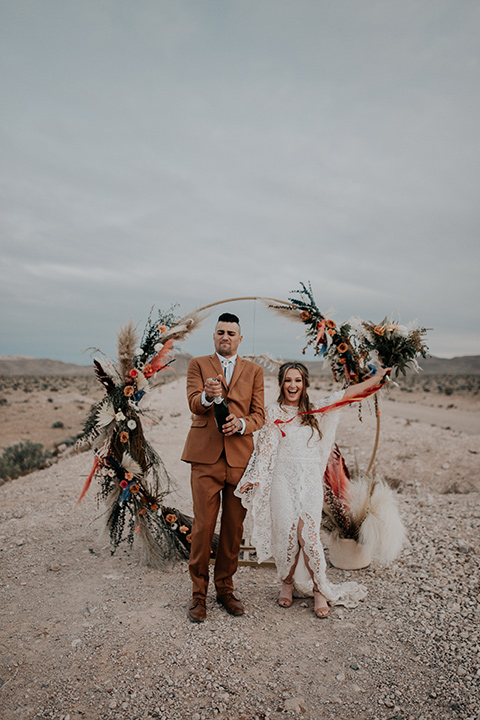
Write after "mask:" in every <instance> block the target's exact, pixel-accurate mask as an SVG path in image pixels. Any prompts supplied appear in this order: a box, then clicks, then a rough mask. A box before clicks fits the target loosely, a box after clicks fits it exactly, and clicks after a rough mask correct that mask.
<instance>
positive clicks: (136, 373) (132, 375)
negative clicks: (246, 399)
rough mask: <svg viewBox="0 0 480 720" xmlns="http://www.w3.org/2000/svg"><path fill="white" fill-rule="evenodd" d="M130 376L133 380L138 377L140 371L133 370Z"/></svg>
mask: <svg viewBox="0 0 480 720" xmlns="http://www.w3.org/2000/svg"><path fill="white" fill-rule="evenodd" d="M128 374H129V375H130V377H131V378H136V377H137V375H138V370H135V368H132V369H131V370H130V372H129V373H128Z"/></svg>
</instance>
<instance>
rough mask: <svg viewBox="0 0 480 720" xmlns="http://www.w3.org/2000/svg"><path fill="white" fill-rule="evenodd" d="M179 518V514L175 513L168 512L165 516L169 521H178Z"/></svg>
mask: <svg viewBox="0 0 480 720" xmlns="http://www.w3.org/2000/svg"><path fill="white" fill-rule="evenodd" d="M177 519H178V518H177V516H176V515H174V514H173V513H168V515H166V516H165V520H166V521H167V522H168V523H174V522H177Z"/></svg>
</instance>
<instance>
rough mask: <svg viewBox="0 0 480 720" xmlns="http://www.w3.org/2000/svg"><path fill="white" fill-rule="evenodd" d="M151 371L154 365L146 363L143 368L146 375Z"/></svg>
mask: <svg viewBox="0 0 480 720" xmlns="http://www.w3.org/2000/svg"><path fill="white" fill-rule="evenodd" d="M151 371H152V366H151V365H150V363H148V364H147V365H145V367H144V368H143V374H144V375H145V376H147V375H149V374H150V373H151Z"/></svg>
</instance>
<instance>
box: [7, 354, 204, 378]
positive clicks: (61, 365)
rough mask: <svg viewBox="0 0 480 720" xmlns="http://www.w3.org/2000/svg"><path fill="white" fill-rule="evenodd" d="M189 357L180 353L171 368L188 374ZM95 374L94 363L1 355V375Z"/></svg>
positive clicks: (50, 375) (73, 375)
mask: <svg viewBox="0 0 480 720" xmlns="http://www.w3.org/2000/svg"><path fill="white" fill-rule="evenodd" d="M189 359H190V355H186V354H183V353H178V354H177V355H176V357H175V361H174V362H173V363H172V365H171V370H173V371H174V372H176V373H177V374H178V375H186V372H187V366H188V361H189ZM163 372H168V370H164V371H163ZM93 374H94V372H93V363H92V364H90V365H75V364H73V363H65V362H62V361H61V360H50V359H48V358H34V357H25V356H22V355H0V377H88V376H90V375H93Z"/></svg>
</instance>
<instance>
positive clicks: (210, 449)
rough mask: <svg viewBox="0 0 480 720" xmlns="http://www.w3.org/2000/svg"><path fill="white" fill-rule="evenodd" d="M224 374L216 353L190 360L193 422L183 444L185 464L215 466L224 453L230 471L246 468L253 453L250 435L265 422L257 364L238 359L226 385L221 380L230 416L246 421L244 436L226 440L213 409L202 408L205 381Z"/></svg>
mask: <svg viewBox="0 0 480 720" xmlns="http://www.w3.org/2000/svg"><path fill="white" fill-rule="evenodd" d="M219 374H222V376H223V370H222V365H221V363H220V360H219V359H218V357H217V355H216V353H214V354H213V355H205V356H203V357H198V358H192V360H190V363H189V366H188V372H187V397H188V404H189V407H190V410H191V411H192V413H193V420H192V425H191V428H190V431H189V433H188V436H187V440H186V442H185V447H184V450H183V454H182V460H184V461H185V462H190V463H191V462H194V463H204V464H206V465H210V464H212V463H215V462H216V461H217V460H218V459H219V457H220V455H221V454H222V452H223V450H225V456H226V459H227V463H228V465H230V467H243V468H244V467H246V466H247V464H248V461H249V459H250V455H251V454H252V452H253V432H254V431H255V430H259V429H260V428H261V427H262V425H263V423H264V419H265V412H264V401H263V370H262V368H261V367H260V366H259V365H257V364H256V363H253V362H250V361H249V360H244V359H243V358H242V357H240V356H238V355H237V360H236V362H235V369H234V371H233V375H232V377H231V380H230V384H229V385H228V387H227V385H226V383H225V378H224V379H223V380H222V387H223V397H224V398H225V399H226V400H227V402H228V406H229V408H230V412H231V413H233V414H234V415H236V416H237V417H241V418H243V419H244V420H245V432H244V434H243V435H240V434H236V435H230V436H229V437H225V435H223V434H222V433H221V432H219V431H218V429H217V425H216V423H215V417H214V414H213V407H209V408H206V407H204V406H203V405H202V402H201V397H202V392H203V387H204V381H205V380H206V378H209V377H210V378H211V377H216V376H217V375H219Z"/></svg>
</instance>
